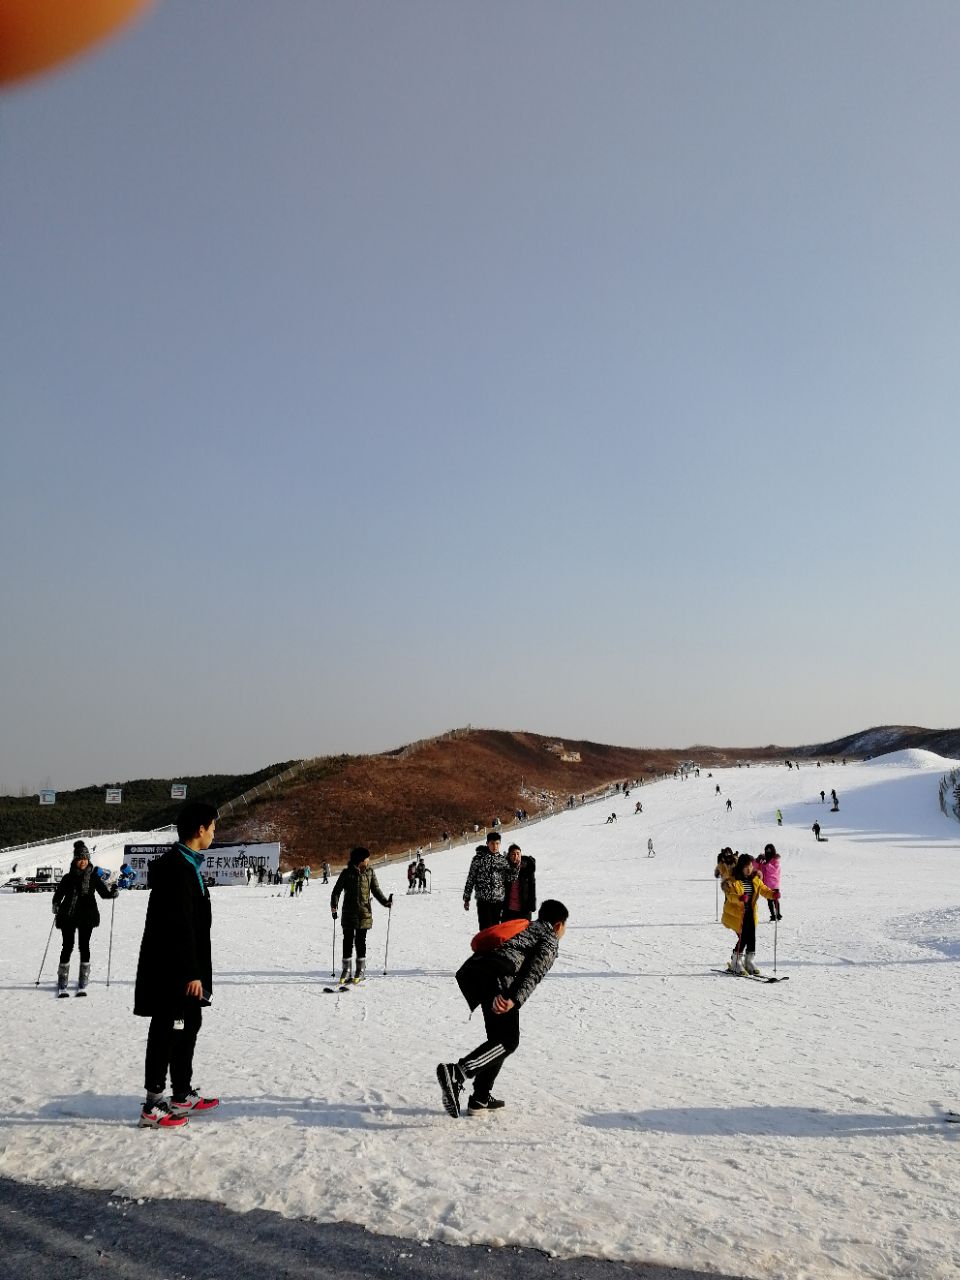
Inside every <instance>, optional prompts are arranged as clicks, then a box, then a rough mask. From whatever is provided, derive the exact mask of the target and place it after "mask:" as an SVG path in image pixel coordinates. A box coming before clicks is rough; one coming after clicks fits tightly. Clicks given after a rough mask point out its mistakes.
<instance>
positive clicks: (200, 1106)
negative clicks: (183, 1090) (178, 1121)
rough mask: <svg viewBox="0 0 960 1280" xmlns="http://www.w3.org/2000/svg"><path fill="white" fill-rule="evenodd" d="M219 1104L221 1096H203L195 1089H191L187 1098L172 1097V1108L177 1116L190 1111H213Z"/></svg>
mask: <svg viewBox="0 0 960 1280" xmlns="http://www.w3.org/2000/svg"><path fill="white" fill-rule="evenodd" d="M219 1105H220V1099H219V1098H201V1097H200V1095H199V1093H197V1091H196V1090H195V1089H191V1090H190V1092H189V1093H188V1094H187V1096H186V1097H185V1098H171V1099H170V1110H171V1111H172V1112H173V1114H174V1115H175V1116H183V1115H186V1114H187V1113H188V1112H190V1111H212V1110H213V1108H214V1107H219Z"/></svg>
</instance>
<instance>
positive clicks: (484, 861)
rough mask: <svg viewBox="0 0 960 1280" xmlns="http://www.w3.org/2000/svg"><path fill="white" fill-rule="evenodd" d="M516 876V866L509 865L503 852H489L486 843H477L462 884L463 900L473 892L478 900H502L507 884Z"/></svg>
mask: <svg viewBox="0 0 960 1280" xmlns="http://www.w3.org/2000/svg"><path fill="white" fill-rule="evenodd" d="M516 878H517V868H516V867H513V866H511V865H510V859H509V858H508V857H507V855H506V854H505V853H491V852H490V849H489V847H488V846H487V845H485V844H478V845H477V851H476V853H475V854H474V855H473V860H472V861H471V863H470V870H469V871H468V872H467V883H466V884H465V885H464V886H463V900H464V902H469V901H470V894H471V893H473V892H475V893H476V895H477V901H478V902H502V901H503V898H504V895H505V893H506V891H507V885H508V884H512V883H513V881H514V880H516Z"/></svg>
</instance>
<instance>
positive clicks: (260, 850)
mask: <svg viewBox="0 0 960 1280" xmlns="http://www.w3.org/2000/svg"><path fill="white" fill-rule="evenodd" d="M169 848H170V845H169V844H125V845H124V846H123V860H124V862H126V863H129V864H130V866H131V867H133V869H134V871H136V873H137V875H138V877H139V881H140V883H141V884H143V885H146V882H147V864H148V863H150V862H152V861H153V859H154V858H159V857H160V855H161V854H164V853H166V852H167V850H168V849H169ZM279 866H280V845H279V844H223V845H216V844H214V845H211V846H210V848H209V849H208V850H207V851H206V853H205V854H204V855H203V865H202V867H201V868H200V871H201V874H202V875H203V877H204V878H205V879H206V880H209V881H211V882H212V883H213V884H234V885H236V884H246V883H247V868H248V867H249V868H250V870H251V871H252V872H253V875H252V877H251V879H252V880H253V881H254V882H256V878H257V872H258V871H259V869H260V867H266V869H267V870H268V871H276V870H277V868H278V867H279Z"/></svg>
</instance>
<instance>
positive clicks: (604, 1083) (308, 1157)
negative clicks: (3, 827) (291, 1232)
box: [0, 752, 960, 1280]
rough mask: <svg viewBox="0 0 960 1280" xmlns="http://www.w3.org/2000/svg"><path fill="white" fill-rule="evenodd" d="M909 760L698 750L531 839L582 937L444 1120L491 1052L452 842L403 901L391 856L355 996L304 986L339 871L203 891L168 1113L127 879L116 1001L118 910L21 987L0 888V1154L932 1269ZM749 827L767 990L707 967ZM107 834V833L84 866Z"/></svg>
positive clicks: (336, 1204)
mask: <svg viewBox="0 0 960 1280" xmlns="http://www.w3.org/2000/svg"><path fill="white" fill-rule="evenodd" d="M929 755H930V753H923V752H920V753H918V752H908V753H902V754H901V755H900V756H899V758H896V759H894V758H891V757H885V758H884V759H882V760H877V761H873V762H870V763H866V764H862V765H861V764H848V765H845V766H844V765H841V764H840V763H839V762H838V763H837V764H835V765H824V767H822V768H817V767H816V766H815V764H814V763H812V762H804V763H803V765H802V767H801V768H799V769H787V768H786V767H784V766H782V765H778V766H773V765H771V766H765V767H757V766H754V767H753V768H749V769H748V768H734V769H728V770H722V771H721V770H714V771H713V776H709V775H708V773H707V771H706V770H704V771H703V772H702V774H701V776H700V777H699V778H697V777H693V776H691V777H689V778H688V779H687V780H685V781H682V780H680V779H674V778H669V779H666V780H663V781H660V782H657V783H654V784H649V785H647V786H644V787H642V788H637V789H635V790H634V791H633V792H632V793H631V795H630V796H629V798H627V797H624V796H623V795H622V794H618V795H614V796H612V797H610V798H609V799H607V800H605V801H603V802H600V803H596V804H591V805H588V806H586V807H584V808H581V809H576V810H574V811H571V812H565V813H563V814H561V815H558V816H557V817H555V818H552V819H550V820H548V821H545V822H542V823H537V824H533V825H531V826H529V827H528V828H526V829H525V830H523V831H521V832H519V833H518V835H517V839H518V842H519V843H520V844H521V845H522V847H523V850H524V852H525V853H529V854H532V855H533V856H534V857H535V858H536V860H537V888H538V893H539V896H540V898H541V899H543V898H545V897H557V898H560V899H562V900H563V901H564V902H565V903H566V904H567V905H568V906H569V908H570V912H571V916H570V925H569V928H568V931H567V934H566V937H565V938H564V939H563V941H562V942H561V947H560V959H559V961H558V962H557V965H556V966H555V968H554V970H553V972H552V973H551V974H550V975H549V976H548V977H547V979H546V980H545V982H544V983H543V984H542V985H541V987H540V988H539V989H538V990H537V991H536V992H535V993H534V995H533V996H532V998H531V999H530V1001H529V1003H528V1004H527V1005H526V1006H525V1008H524V1009H523V1011H522V1013H521V1029H522V1039H521V1043H520V1048H519V1050H518V1051H517V1053H516V1054H515V1055H514V1056H513V1057H512V1058H510V1059H508V1061H507V1063H506V1065H505V1066H504V1068H503V1070H502V1072H501V1075H500V1079H499V1081H498V1088H497V1093H498V1095H500V1096H502V1097H504V1098H505V1099H506V1101H507V1103H508V1106H507V1108H506V1109H505V1110H503V1111H502V1112H500V1113H499V1114H497V1115H487V1116H482V1117H469V1118H468V1117H464V1118H462V1119H460V1120H459V1121H454V1120H451V1119H450V1118H449V1117H448V1116H447V1115H446V1114H445V1113H444V1112H443V1111H442V1109H441V1105H440V1097H439V1091H438V1088H437V1084H436V1080H435V1076H434V1070H435V1067H436V1064H437V1062H438V1061H440V1060H441V1059H453V1058H456V1057H458V1056H460V1055H461V1054H463V1053H464V1052H466V1051H467V1050H469V1049H471V1048H473V1047H474V1046H475V1045H476V1044H477V1043H479V1042H480V1041H481V1040H482V1039H483V1038H484V1035H483V1027H482V1024H481V1023H480V1020H479V1017H475V1018H474V1019H473V1020H472V1022H468V1021H467V1009H466V1005H465V1004H464V1002H463V1000H462V997H461V996H460V994H459V991H458V989H457V987H456V984H455V982H454V980H453V977H452V974H453V971H454V970H455V969H456V968H457V966H458V965H459V964H460V963H461V962H462V960H463V959H464V958H465V957H466V955H467V954H468V944H469V939H470V937H471V935H472V933H473V932H474V929H475V927H476V925H475V915H474V913H473V911H472V910H471V912H470V913H469V915H468V914H466V913H465V912H464V910H463V902H462V896H461V894H462V887H463V881H464V878H465V875H466V870H467V865H468V862H469V858H470V856H471V853H472V848H470V847H464V848H458V849H454V850H452V851H450V852H445V853H441V854H434V855H433V856H432V857H430V858H429V866H430V869H431V872H432V889H433V892H432V893H430V894H426V895H422V896H416V895H415V896H408V895H407V894H406V892H405V890H406V876H405V867H404V865H403V864H391V865H389V866H385V867H382V868H380V869H378V875H379V878H380V881H381V884H382V886H383V888H384V890H385V891H386V892H391V891H392V892H394V893H395V894H396V895H397V897H396V904H395V908H394V911H393V917H392V922H391V930H390V938H389V956H388V957H387V969H388V972H387V974H386V975H384V972H383V970H384V959H385V956H384V949H385V943H386V939H387V915H386V912H384V911H382V910H380V909H379V908H376V907H375V911H376V920H375V927H374V929H373V930H372V932H371V934H370V938H369V941H370V964H371V977H370V980H369V981H368V983H367V984H366V986H364V987H360V988H356V989H354V990H351V991H350V992H349V993H346V994H343V995H340V994H336V993H335V994H332V995H327V994H324V993H323V987H324V985H325V984H329V982H330V974H331V956H332V945H333V943H334V942H336V943H337V944H339V934H338V933H337V934H336V936H335V931H334V927H333V922H332V920H331V916H330V910H329V889H328V888H326V887H323V886H321V885H320V883H319V881H318V880H317V879H314V881H313V882H312V883H311V884H310V885H309V887H308V888H307V889H306V890H305V892H304V893H303V894H302V895H301V896H299V897H297V898H291V897H290V896H289V895H288V893H287V891H286V890H285V889H284V890H283V891H282V892H280V893H278V892H277V890H275V889H272V888H256V887H250V888H221V889H215V890H214V891H213V900H214V902H213V906H214V939H213V940H214V981H215V990H214V1004H213V1007H212V1008H210V1009H209V1010H206V1011H205V1015H204V1026H203V1029H202V1031H201V1033H200V1038H199V1041H198V1046H197V1056H196V1062H195V1068H196V1069H195V1077H194V1083H195V1085H196V1086H197V1087H198V1088H200V1089H201V1090H202V1091H207V1092H215V1093H218V1094H220V1095H221V1097H222V1098H223V1106H222V1107H221V1109H220V1111H219V1112H216V1113H214V1114H213V1115H210V1116H205V1117H195V1118H194V1119H193V1120H192V1121H191V1123H190V1124H189V1125H187V1126H186V1127H185V1128H184V1129H182V1130H177V1131H172V1132H160V1131H155V1130H143V1129H138V1128H137V1127H136V1120H137V1116H138V1110H139V1105H140V1102H141V1100H142V1092H141V1087H140V1086H141V1083H142V1063H143V1051H144V1044H145V1037H146V1029H147V1023H146V1021H145V1020H142V1019H135V1018H134V1017H133V1016H132V1014H131V1005H132V991H133V979H134V973H135V969H136V958H137V951H138V947H139V941H140V935H141V929H142V924H143V916H144V911H145V908H146V903H147V896H148V895H147V894H146V893H143V892H129V893H126V894H124V895H123V896H122V897H121V898H120V899H118V900H117V903H116V909H115V921H114V931H113V954H112V975H111V982H110V986H109V988H108V987H107V986H106V985H105V978H106V968H107V957H108V943H109V925H110V912H111V906H110V904H109V903H105V904H101V909H102V914H103V925H102V926H101V928H100V929H99V930H98V931H97V932H96V933H95V934H94V942H93V978H94V981H93V985H92V988H91V995H90V998H89V999H87V1000H86V1001H77V1000H76V999H70V1000H64V1001H57V1000H56V999H55V998H54V996H53V985H54V976H55V970H56V944H57V942H58V935H54V940H53V943H52V944H51V948H50V955H49V956H48V957H47V963H46V967H45V970H44V973H43V979H42V981H41V983H40V986H39V989H38V988H37V986H36V985H35V980H36V978H37V971H38V969H39V967H40V960H41V955H42V953H43V949H44V944H45V941H46V939H47V935H48V930H49V928H50V923H51V919H52V917H51V915H50V899H49V896H48V895H38V896H26V895H16V896H15V895H13V894H0V939H2V941H0V965H2V970H0V971H2V975H3V977H2V980H0V1000H2V1024H3V1026H4V1028H5V1032H4V1036H3V1042H2V1047H0V1069H2V1072H3V1079H4V1107H3V1112H4V1114H3V1117H2V1119H0V1174H3V1175H6V1176H9V1177H13V1178H18V1179H21V1180H29V1181H37V1182H42V1183H45V1184H50V1185H57V1184H63V1183H70V1184H75V1185H78V1186H84V1187H96V1188H102V1189H106V1190H109V1191H111V1192H115V1193H117V1194H122V1195H125V1196H132V1197H173V1196H184V1197H193V1198H202V1199H207V1200H212V1201H217V1202H221V1203H223V1204H225V1205H228V1206H230V1207H231V1208H234V1209H237V1210H247V1209H253V1208H263V1209H272V1210H276V1211H278V1212H280V1213H282V1214H286V1215H308V1216H311V1217H314V1218H317V1219H321V1220H327V1221H332V1220H348V1221H352V1222H357V1223H361V1224H363V1225H365V1226H368V1227H369V1228H370V1229H371V1230H374V1231H381V1232H393V1233H396V1234H399V1235H402V1236H407V1237H409V1238H412V1239H420V1240H445V1241H449V1242H454V1243H466V1242H476V1243H479V1242H484V1243H488V1244H512V1245H520V1246H526V1247H532V1248H540V1249H543V1250H547V1251H549V1252H551V1253H554V1254H559V1255H564V1256H573V1255H580V1254H587V1255H598V1256H602V1257H606V1258H615V1259H623V1260H627V1261H636V1262H640V1261H644V1262H655V1263H660V1264H665V1265H672V1266H681V1265H682V1266H689V1267H694V1268H703V1269H705V1270H717V1271H723V1272H727V1273H731V1274H734V1275H738V1276H745V1277H750V1278H751V1280H752V1278H757V1280H759V1278H760V1277H774V1276H775V1277H778V1278H779V1277H785V1278H788V1280H820V1278H823V1280H827V1278H829V1280H832V1278H834V1277H852V1276H856V1277H911V1278H919V1280H926V1278H934V1277H935V1278H938V1280H939V1278H942V1280H946V1278H947V1277H950V1278H951V1280H952V1278H953V1277H955V1276H956V1275H958V1274H960V1239H958V1231H957V1226H956V1197H957V1186H958V1183H957V1162H958V1159H960V1147H958V1146H957V1143H958V1141H960V1125H951V1124H947V1123H945V1122H944V1119H943V1113H944V1111H946V1110H948V1109H949V1108H950V1107H956V1106H957V1105H958V1104H960V1073H958V1070H957V1064H958V1054H960V1028H958V1021H957V1017H956V994H957V969H956V965H957V962H958V960H960V824H958V823H957V822H956V821H955V820H953V819H951V818H947V817H945V816H944V814H943V813H942V812H941V810H940V807H939V803H938V795H937V787H938V782H939V777H940V774H941V773H944V772H946V771H947V770H949V769H951V768H954V767H956V762H955V761H947V760H941V759H939V758H938V757H933V758H932V761H931V760H930V759H928V757H929ZM931 763H932V764H935V768H932V767H928V766H929V765H930V764H931ZM881 764H882V765H883V766H884V767H883V768H878V767H877V766H878V765H881ZM717 785H719V786H720V788H721V794H720V795H717V794H716V786H717ZM821 788H823V789H824V790H825V791H826V793H827V800H826V803H822V802H821V800H820V794H819V793H820V790H821ZM831 788H836V790H837V792H838V795H839V799H840V810H839V812H837V813H831V812H830V790H831ZM728 798H729V799H731V800H732V802H733V809H732V811H731V812H728V811H727V809H726V800H727V799H728ZM637 800H640V801H641V802H642V804H643V814H642V815H636V814H634V812H633V810H634V807H635V803H636V801H637ZM778 808H779V809H780V810H781V811H782V814H783V826H782V827H778V826H777V824H776V818H775V813H776V810H777V809H778ZM612 811H616V813H617V819H618V820H617V822H616V823H607V822H606V818H607V817H608V815H609V813H610V812H612ZM815 819H817V820H819V822H820V823H821V826H822V828H823V834H824V836H825V837H826V840H825V842H823V843H817V842H815V840H814V836H813V834H812V832H811V825H812V823H813V822H814V820H815ZM650 837H652V838H653V842H654V847H655V850H656V856H655V857H654V858H648V857H647V840H648V838H650ZM356 839H357V842H358V843H361V842H362V840H363V831H362V829H359V828H358V830H357V833H356ZM768 841H772V842H773V843H774V844H776V846H777V848H778V850H779V851H780V853H781V855H782V892H783V899H782V912H783V920H782V922H781V923H780V924H779V926H777V927H776V928H775V926H774V924H773V923H768V922H767V919H766V916H767V911H766V904H765V903H761V904H760V916H759V921H760V923H759V924H758V944H759V946H758V962H759V963H760V964H761V965H762V967H763V968H764V970H765V971H767V972H769V971H771V970H772V969H773V962H774V946H775V944H776V968H777V973H778V975H782V976H787V975H789V978H790V981H789V982H785V983H780V984H778V985H770V986H766V985H762V984H760V983H756V982H751V981H749V980H747V979H739V978H734V977H730V976H727V975H725V974H718V973H714V972H712V970H713V969H718V968H722V967H723V965H724V964H725V962H726V960H727V958H728V956H729V953H730V949H731V945H732V943H733V935H732V934H731V933H730V932H729V931H728V930H726V929H724V928H723V927H722V926H721V925H719V924H718V923H717V922H716V914H717V905H718V904H717V896H716V895H717V886H716V881H715V879H714V876H713V868H714V865H715V861H716V854H717V852H718V851H719V849H720V847H721V846H723V845H727V844H729V845H731V846H733V847H734V848H735V849H739V850H741V851H745V852H751V853H759V852H760V850H761V849H762V848H763V845H764V844H765V843H766V842H768ZM89 843H91V844H95V843H96V844H98V846H99V843H100V842H97V841H93V840H91V841H90V842H89ZM121 849H122V840H117V841H116V842H114V843H110V844H109V847H108V846H107V842H104V844H103V846H102V847H98V849H97V852H96V855H95V860H96V861H97V862H101V863H104V864H106V865H114V864H116V863H118V861H119V858H118V857H112V858H111V857H110V856H109V855H110V853H111V850H112V851H113V853H118V852H119V851H121ZM24 859H25V862H24ZM14 860H17V858H16V855H7V856H5V857H4V858H3V860H2V861H0V872H5V871H9V868H10V864H11V863H12V861H14ZM19 860H20V861H21V864H22V866H23V865H26V866H28V867H30V869H32V864H34V863H36V864H37V865H40V864H41V863H43V862H45V861H51V860H52V859H49V858H45V857H42V856H41V852H40V851H37V850H31V851H28V852H27V853H26V854H22V855H20V859H19ZM22 866H21V869H22ZM2 878H5V876H4V877H2ZM75 974H76V956H75V957H74V973H73V977H74V978H75Z"/></svg>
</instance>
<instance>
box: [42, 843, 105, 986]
mask: <svg viewBox="0 0 960 1280" xmlns="http://www.w3.org/2000/svg"><path fill="white" fill-rule="evenodd" d="M97 896H99V897H101V898H115V897H116V896H117V890H116V889H111V888H109V887H108V886H107V884H106V883H105V882H104V881H103V880H102V879H101V877H100V876H99V875H98V874H97V872H96V869H95V868H94V866H93V864H92V863H91V861H90V854H89V852H88V851H87V846H86V845H85V844H84V843H83V841H82V840H76V841H74V845H73V859H72V861H71V863H70V870H69V871H68V872H67V874H66V875H65V876H64V877H63V879H62V880H61V881H60V883H59V884H58V885H57V887H56V888H55V889H54V891H53V914H54V919H55V923H56V926H57V928H58V929H59V930H60V932H61V934H62V935H63V946H62V947H61V949H60V968H59V969H58V970H57V994H58V995H66V994H67V984H68V983H69V981H70V957H71V956H72V955H73V941H74V937H76V939H77V941H78V942H79V944H80V976H79V978H78V979H77V991H78V992H80V991H84V992H85V991H86V989H87V983H88V982H89V980H90V935H91V934H92V933H93V931H94V929H96V927H97V925H98V924H99V923H100V908H99V907H98V906H97Z"/></svg>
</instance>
